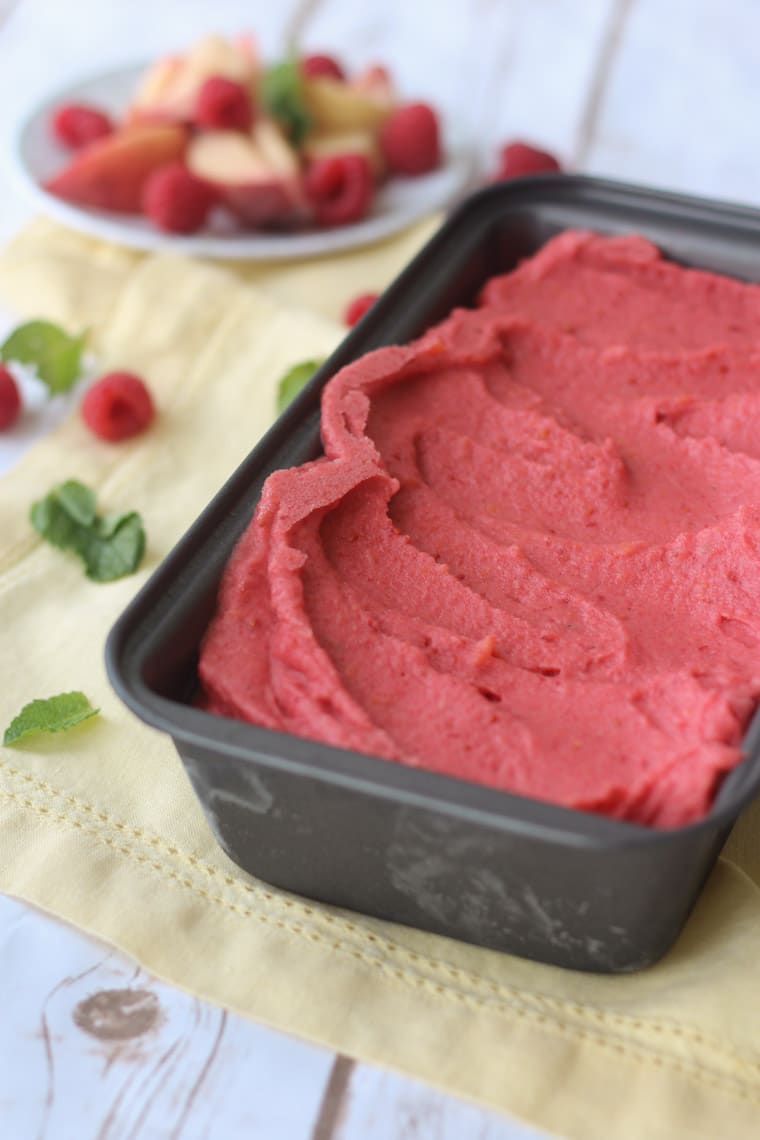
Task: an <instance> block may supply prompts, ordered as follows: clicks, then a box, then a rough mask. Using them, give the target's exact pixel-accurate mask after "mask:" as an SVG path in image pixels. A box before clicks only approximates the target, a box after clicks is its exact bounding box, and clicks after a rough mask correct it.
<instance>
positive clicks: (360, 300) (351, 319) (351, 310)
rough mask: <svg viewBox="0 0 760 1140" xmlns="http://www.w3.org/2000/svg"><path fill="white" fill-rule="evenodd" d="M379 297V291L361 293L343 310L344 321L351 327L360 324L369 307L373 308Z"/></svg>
mask: <svg viewBox="0 0 760 1140" xmlns="http://www.w3.org/2000/svg"><path fill="white" fill-rule="evenodd" d="M377 298H378V294H377V293H360V294H359V296H358V297H354V299H353V300H352V301H349V303H348V304H347V305H346V307H345V309H344V310H343V321H344V323H345V324H347V325H348V327H349V328H350V329H351V328H353V327H354V325H355V324H358V323H359V321H360V320H361V319H362V317H363V316H364V314H365V313H366V312H367V310H368V309H371V308H372V306H373V305H374V303H375V301H376V300H377Z"/></svg>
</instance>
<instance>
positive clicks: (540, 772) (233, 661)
mask: <svg viewBox="0 0 760 1140" xmlns="http://www.w3.org/2000/svg"><path fill="white" fill-rule="evenodd" d="M322 438H323V443H324V457H323V458H320V459H318V460H316V461H315V462H312V463H307V464H305V465H304V466H302V467H298V468H294V469H291V470H285V471H277V472H275V473H274V474H273V475H271V476H270V478H269V479H268V481H267V483H266V486H265V488H264V492H263V495H262V498H261V501H260V504H259V506H258V509H257V511H256V514H255V517H254V519H253V521H252V523H251V525H250V527H249V529H248V530H247V532H246V533H245V535H244V536H243V538H242V539H241V541H240V542H239V544H238V546H237V548H236V550H235V553H234V555H233V557H232V559H231V561H230V563H229V565H228V567H227V570H226V572H225V574H224V578H223V581H222V585H221V589H220V594H219V599H218V608H217V612H216V615H215V617H214V618H213V621H212V623H211V625H210V627H209V629H208V631H207V634H206V637H205V640H204V643H203V646H202V652H201V657H200V667H199V669H200V681H201V698H200V703H201V705H202V706H203V707H205V708H207V709H209V710H211V711H214V712H217V713H220V714H222V715H225V716H232V717H239V718H243V719H245V720H248V721H252V722H254V723H256V724H259V725H264V726H267V727H270V728H274V729H280V730H284V731H287V732H291V733H295V734H296V735H299V736H304V737H309V738H312V739H315V740H320V741H324V742H326V743H328V744H332V745H338V746H340V747H343V748H348V749H356V750H358V751H360V752H367V753H372V754H374V755H376V756H380V757H385V758H386V759H387V760H389V761H398V762H400V763H403V764H409V765H414V766H419V767H422V768H429V769H433V770H435V771H437V772H443V773H446V774H447V775H450V776H456V777H459V778H461V779H465V780H470V781H475V782H478V783H482V784H486V785H488V786H491V787H494V788H501V789H506V790H509V791H511V792H516V793H519V794H522V795H525V796H531V797H535V798H538V799H541V800H549V801H553V802H555V803H558V804H562V805H565V806H568V807H573V808H578V809H583V810H590V811H594V812H602V813H605V814H607V815H610V816H613V817H617V818H621V819H627V820H635V821H638V822H640V823H644V824H649V825H653V826H660V827H673V826H678V825H681V824H685V823H688V822H690V821H692V820H695V819H697V818H699V817H700V816H702V815H703V814H704V813H705V812H706V811H707V810H708V808H709V806H710V803H711V800H712V797H713V796H714V793H715V789H716V787H717V785H718V783H719V781H720V779H721V777H722V775H723V774H724V773H725V772H726V771H727V770H729V769H731V768H732V767H733V766H734V765H736V764H737V763H738V762H739V760H740V759H741V758H742V751H741V740H742V736H743V733H744V731H745V729H746V726H747V723H748V720H749V718H750V716H751V714H752V711H753V709H754V707H755V704H756V701H757V699H758V695H759V694H760V555H759V551H758V547H759V543H760V287H758V286H755V285H747V284H743V283H740V282H738V281H734V280H732V279H730V278H726V277H720V276H717V275H715V274H711V273H707V272H703V271H697V270H691V269H685V268H682V267H679V266H677V265H675V264H673V263H671V262H668V261H667V260H665V259H663V258H662V257H661V256H660V254H659V252H658V250H657V249H656V248H655V247H654V246H653V245H651V244H650V243H649V242H647V241H645V240H644V239H642V238H640V237H636V236H631V237H614V238H605V237H600V236H597V235H594V234H590V233H581V232H566V233H563V234H561V235H559V236H558V237H556V238H555V239H554V240H552V241H550V242H549V243H548V244H547V245H545V246H544V247H543V248H542V249H541V250H540V251H539V252H538V254H536V256H534V257H533V258H531V259H530V260H527V261H525V262H523V263H522V264H520V265H519V266H518V268H517V269H516V270H514V271H513V272H511V273H508V274H506V275H504V276H499V277H495V278H492V279H491V280H490V281H489V282H488V283H487V284H486V286H485V288H484V289H483V291H482V294H481V296H480V298H479V302H478V305H477V307H475V308H473V309H461V310H455V311H454V312H452V314H451V315H450V316H449V317H448V319H446V320H445V321H443V322H442V323H441V324H440V325H438V326H437V327H435V328H433V329H431V330H430V331H429V332H428V333H426V334H425V335H424V336H423V337H422V338H421V339H420V340H418V341H416V342H415V343H414V344H411V345H409V346H407V347H398V348H396V347H391V348H382V349H379V350H378V351H375V352H371V353H369V354H368V355H367V356H365V357H363V358H362V359H361V360H358V361H356V362H355V363H353V364H351V365H349V366H348V367H346V368H344V369H343V370H342V371H341V372H339V373H338V374H337V375H336V376H335V377H334V378H333V379H332V380H331V381H330V382H329V384H328V385H327V386H326V388H325V391H324V396H323V404H322Z"/></svg>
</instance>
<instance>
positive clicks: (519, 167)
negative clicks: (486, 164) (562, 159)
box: [493, 142, 562, 182]
mask: <svg viewBox="0 0 760 1140" xmlns="http://www.w3.org/2000/svg"><path fill="white" fill-rule="evenodd" d="M561 169H562V167H561V165H560V163H559V161H558V160H557V159H556V158H555V157H554V155H553V154H549V152H548V151H546V150H538V148H537V147H534V146H531V145H530V143H525V142H511V143H507V144H506V146H503V147H502V148H501V150H500V151H499V166H498V168H497V171H496V174H495V175H494V178H493V181H494V182H501V181H502V179H504V178H520V177H521V176H522V175H524V174H556V173H557V172H558V171H560V170H561Z"/></svg>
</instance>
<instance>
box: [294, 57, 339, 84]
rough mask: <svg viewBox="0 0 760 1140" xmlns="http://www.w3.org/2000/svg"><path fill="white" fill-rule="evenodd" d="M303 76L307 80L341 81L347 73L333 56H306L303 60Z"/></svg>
mask: <svg viewBox="0 0 760 1140" xmlns="http://www.w3.org/2000/svg"><path fill="white" fill-rule="evenodd" d="M301 74H302V75H305V76H306V78H307V79H341V80H344V81H345V78H346V73H345V71H344V70H343V68H342V67H341V65H340V64H339V63H338V61H337V59H336V58H335V57H334V56H332V55H306V56H304V58H303V59H302V60H301Z"/></svg>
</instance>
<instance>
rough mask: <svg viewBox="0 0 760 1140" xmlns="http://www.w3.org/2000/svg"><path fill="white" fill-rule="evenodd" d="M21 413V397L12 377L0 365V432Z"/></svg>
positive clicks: (11, 423) (2, 365)
mask: <svg viewBox="0 0 760 1140" xmlns="http://www.w3.org/2000/svg"><path fill="white" fill-rule="evenodd" d="M20 411H21V397H20V395H19V392H18V386H17V384H16V381H15V380H14V379H13V376H12V375H11V373H10V372H9V371H8V369H7V368H6V367H5V365H4V364H0V431H3V430H4V429H5V428H9V427H11V426H12V425H13V424H15V422H16V420H17V419H18V414H19V412H20Z"/></svg>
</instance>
